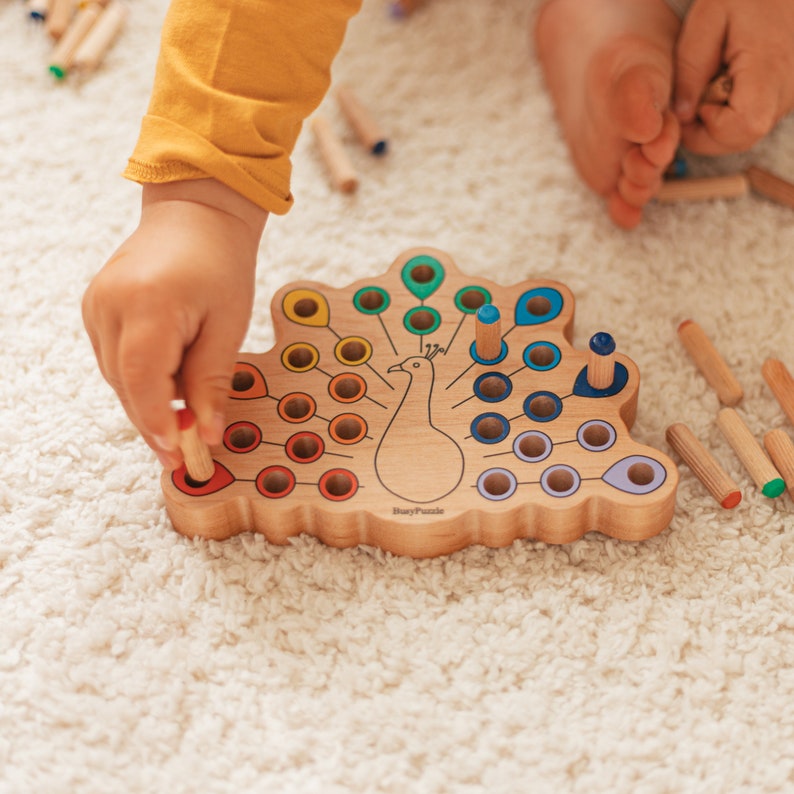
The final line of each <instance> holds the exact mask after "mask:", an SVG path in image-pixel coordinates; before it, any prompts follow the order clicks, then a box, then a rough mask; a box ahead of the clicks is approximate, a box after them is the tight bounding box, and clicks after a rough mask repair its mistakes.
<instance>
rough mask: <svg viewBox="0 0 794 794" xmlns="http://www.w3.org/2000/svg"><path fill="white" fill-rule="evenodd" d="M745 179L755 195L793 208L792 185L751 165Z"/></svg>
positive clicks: (793, 195) (793, 192)
mask: <svg viewBox="0 0 794 794" xmlns="http://www.w3.org/2000/svg"><path fill="white" fill-rule="evenodd" d="M747 179H748V181H749V183H750V187H751V188H752V189H753V190H754V191H755V192H756V193H759V194H760V195H762V196H764V197H765V198H768V199H769V200H770V201H775V202H777V203H778V204H785V205H786V206H787V207H794V184H792V183H791V182H787V181H786V180H785V179H781V178H780V177H779V176H775V174H773V173H772V172H771V171H766V170H764V169H763V168H759V167H758V166H757V165H751V166H750V167H749V168H748V169H747Z"/></svg>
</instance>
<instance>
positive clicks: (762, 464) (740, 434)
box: [717, 408, 786, 499]
mask: <svg viewBox="0 0 794 794" xmlns="http://www.w3.org/2000/svg"><path fill="white" fill-rule="evenodd" d="M717 427H719V429H720V430H721V431H722V434H723V435H724V436H725V438H726V439H727V441H728V443H729V444H730V445H731V447H732V449H733V451H734V452H735V453H736V456H737V457H738V458H739V460H740V461H741V462H742V465H743V466H744V468H745V469H746V470H747V473H748V474H749V475H750V476H751V477H752V478H753V481H754V482H755V484H756V485H757V486H758V487H759V488H760V489H761V493H762V494H763V495H764V496H768V497H769V498H770V499H774V498H775V497H778V496H780V494H782V493H783V491H785V490H786V483H785V482H784V481H783V478H782V477H781V476H780V474H779V472H778V470H777V469H776V468H775V467H774V466H773V465H772V461H770V460H769V458H768V457H767V456H766V454H765V453H764V450H763V449H762V448H761V445H760V444H759V443H758V441H756V439H755V436H754V435H753V434H752V432H751V430H750V428H749V427H747V425H746V424H745V423H744V420H743V419H742V418H741V417H740V416H739V414H738V413H736V411H735V410H734V409H733V408H723V409H722V410H721V411H720V412H719V413H718V414H717Z"/></svg>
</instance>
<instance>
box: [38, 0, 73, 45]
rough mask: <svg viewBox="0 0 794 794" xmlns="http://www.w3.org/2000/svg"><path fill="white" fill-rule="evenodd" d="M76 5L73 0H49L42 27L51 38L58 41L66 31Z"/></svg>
mask: <svg viewBox="0 0 794 794" xmlns="http://www.w3.org/2000/svg"><path fill="white" fill-rule="evenodd" d="M76 5H77V4H76V3H75V0H50V2H49V3H48V5H47V15H46V17H45V18H44V28H45V30H46V31H47V33H48V35H49V36H50V38H51V39H54V40H55V41H58V39H60V38H61V36H63V34H64V33H66V30H67V29H68V27H69V25H70V24H71V22H72V17H73V16H74V12H75V8H76Z"/></svg>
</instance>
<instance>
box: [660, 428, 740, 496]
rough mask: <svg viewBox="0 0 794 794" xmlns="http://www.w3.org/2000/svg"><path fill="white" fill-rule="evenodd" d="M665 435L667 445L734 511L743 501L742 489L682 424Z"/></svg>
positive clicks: (707, 488)
mask: <svg viewBox="0 0 794 794" xmlns="http://www.w3.org/2000/svg"><path fill="white" fill-rule="evenodd" d="M665 435H666V438H667V443H668V444H669V445H670V446H671V447H672V448H673V449H674V450H675V451H676V452H677V453H678V455H679V456H680V457H681V459H682V460H683V461H684V463H686V465H687V466H689V468H690V469H691V470H692V473H693V474H694V475H695V476H696V477H697V478H698V479H699V480H700V482H701V483H703V485H704V486H705V487H706V490H707V491H708V492H709V493H710V494H711V495H712V496H713V497H714V498H715V499H716V500H717V501H718V502H719V503H720V505H721V506H722V507H724V508H726V509H731V508H733V507H736V505H738V504H739V502H741V501H742V492H741V491H740V490H739V486H738V485H736V483H735V482H734V481H733V480H732V479H731V477H730V476H729V475H728V474H727V472H726V471H725V470H724V469H723V468H722V466H720V464H719V463H718V462H717V460H716V458H715V457H714V456H713V455H712V454H711V452H709V451H708V450H707V449H706V447H704V446H703V444H702V443H701V442H700V441H699V439H698V438H697V437H696V436H695V434H694V433H693V432H692V431H691V430H690V429H689V428H688V427H687V426H686V425H685V424H684V423H683V422H676V423H675V424H672V425H670V427H668V428H667V432H666V434H665Z"/></svg>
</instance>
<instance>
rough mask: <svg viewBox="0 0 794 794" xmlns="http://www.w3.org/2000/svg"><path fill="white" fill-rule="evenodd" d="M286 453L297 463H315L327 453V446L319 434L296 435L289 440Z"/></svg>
mask: <svg viewBox="0 0 794 794" xmlns="http://www.w3.org/2000/svg"><path fill="white" fill-rule="evenodd" d="M286 451H287V456H288V457H289V459H290V460H294V461H295V463H314V461H315V460H317V459H318V458H319V457H320V456H321V455H322V454H323V452H325V444H324V443H323V440H322V439H321V438H320V436H318V435H317V433H309V432H304V433H295V435H294V436H290V437H289V438H288V439H287V443H286Z"/></svg>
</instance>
